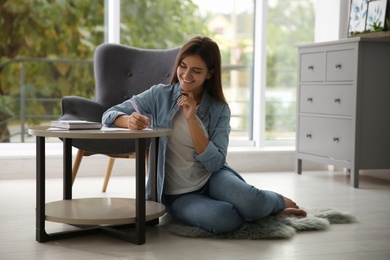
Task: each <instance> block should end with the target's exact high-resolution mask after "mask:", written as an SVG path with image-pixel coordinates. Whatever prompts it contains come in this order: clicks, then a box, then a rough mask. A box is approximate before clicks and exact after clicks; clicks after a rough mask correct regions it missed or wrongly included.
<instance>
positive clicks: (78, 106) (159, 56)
mask: <svg viewBox="0 0 390 260" xmlns="http://www.w3.org/2000/svg"><path fill="white" fill-rule="evenodd" d="M179 49H180V48H175V49H168V50H150V49H139V48H134V47H129V46H124V45H119V44H109V43H105V44H101V45H99V46H98V47H97V48H96V51H95V54H94V74H95V97H96V100H95V101H94V100H90V99H87V98H83V97H77V96H66V97H63V99H62V115H61V117H60V119H61V120H88V121H96V122H100V121H101V118H102V114H103V113H104V111H106V110H107V109H108V108H110V107H112V106H113V105H116V104H119V103H122V102H123V101H125V100H127V99H129V98H131V97H132V96H133V95H136V94H139V93H141V92H143V91H144V90H146V89H148V88H149V87H151V86H152V85H155V84H158V83H169V82H170V79H171V75H172V70H173V68H174V63H175V58H176V55H177V53H178V51H179ZM72 145H73V146H74V147H76V148H78V149H79V150H78V153H77V156H76V159H75V162H74V165H73V172H72V180H73V181H74V180H75V178H76V175H77V171H78V168H79V166H80V163H81V160H82V158H83V156H89V155H93V154H105V155H108V156H109V157H110V161H109V164H108V167H107V171H106V176H105V180H104V184H103V189H102V190H103V192H105V191H106V188H107V184H108V180H109V178H110V175H111V170H112V166H113V163H114V158H133V157H135V142H134V140H101V139H96V140H95V139H75V140H73V141H72ZM147 146H148V145H147ZM146 154H147V151H146ZM146 158H147V157H146Z"/></svg>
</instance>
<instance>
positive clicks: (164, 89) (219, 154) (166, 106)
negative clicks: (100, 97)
mask: <svg viewBox="0 0 390 260" xmlns="http://www.w3.org/2000/svg"><path fill="white" fill-rule="evenodd" d="M180 96H181V87H180V84H179V83H176V84H175V85H170V84H168V85H165V84H158V85H154V86H152V87H151V88H150V89H148V90H146V91H145V92H143V93H141V94H139V95H135V96H133V97H132V98H131V99H129V100H126V101H124V102H123V103H121V104H119V105H116V106H113V107H112V108H110V109H108V110H107V111H106V112H104V114H103V118H102V123H103V124H104V125H105V126H110V125H112V124H113V122H114V121H115V119H116V118H117V117H118V116H121V115H125V114H127V115H130V114H132V113H133V112H135V109H134V107H133V105H132V104H131V102H130V100H134V101H135V102H136V104H137V106H138V109H139V110H140V112H141V114H150V115H151V116H152V121H153V127H162V128H172V127H173V118H174V116H175V115H176V113H177V112H178V111H179V109H180V107H179V106H178V105H177V102H178V100H179V98H180ZM197 115H198V117H199V118H200V120H201V121H202V123H203V125H204V127H205V129H206V130H207V132H208V134H209V140H210V142H209V144H208V146H207V147H206V149H205V150H204V151H203V152H202V153H201V154H197V153H196V152H194V155H193V156H194V158H195V159H196V160H198V161H199V162H200V163H201V164H202V165H203V166H204V167H205V168H206V169H207V170H208V171H210V172H216V171H218V170H220V169H221V168H225V169H230V170H232V171H233V172H234V170H233V169H231V168H230V167H229V166H227V164H226V154H227V149H228V145H229V134H230V130H231V128H230V108H229V106H228V105H227V104H225V103H223V102H220V101H217V100H216V99H214V98H213V97H211V96H210V95H209V94H208V93H207V92H206V91H205V92H204V93H203V96H202V100H201V103H200V105H199V107H198V109H197ZM168 138H169V137H167V136H165V137H160V138H159V146H158V161H157V200H158V201H159V202H161V199H162V194H163V188H164V178H165V154H166V149H167V143H168ZM148 169H149V176H150V167H148ZM236 174H237V175H238V173H236ZM146 198H147V199H150V198H151V185H150V178H148V183H147V187H146Z"/></svg>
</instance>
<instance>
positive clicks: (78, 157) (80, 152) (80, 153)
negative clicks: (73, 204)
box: [72, 149, 84, 185]
mask: <svg viewBox="0 0 390 260" xmlns="http://www.w3.org/2000/svg"><path fill="white" fill-rule="evenodd" d="M83 156H84V150H81V149H79V150H78V151H77V155H76V159H75V161H74V164H73V168H72V185H73V183H74V180H75V179H76V175H77V172H78V171H79V167H80V163H81V160H82V159H83Z"/></svg>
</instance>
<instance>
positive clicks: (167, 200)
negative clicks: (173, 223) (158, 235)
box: [163, 169, 285, 234]
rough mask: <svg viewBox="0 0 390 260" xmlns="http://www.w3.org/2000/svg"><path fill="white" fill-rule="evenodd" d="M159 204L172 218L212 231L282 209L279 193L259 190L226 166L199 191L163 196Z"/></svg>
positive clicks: (231, 227)
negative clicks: (161, 202) (164, 207)
mask: <svg viewBox="0 0 390 260" xmlns="http://www.w3.org/2000/svg"><path fill="white" fill-rule="evenodd" d="M163 203H164V205H165V206H166V208H167V212H168V214H169V215H170V216H171V217H172V218H173V219H175V220H178V221H180V222H182V223H184V224H187V225H190V226H194V227H199V228H202V229H205V230H207V231H210V232H212V233H214V234H222V233H226V232H231V231H234V230H236V229H238V228H239V227H241V226H242V225H243V224H244V223H245V222H247V221H253V220H257V219H260V218H263V217H266V216H268V215H271V214H275V213H277V212H279V211H281V210H283V209H284V208H285V203H284V198H283V196H282V195H280V194H278V193H275V192H272V191H267V190H259V189H257V188H255V187H253V186H252V185H249V184H247V183H246V182H245V181H244V180H242V179H240V178H239V177H238V176H237V175H236V174H234V173H233V172H231V171H228V170H226V169H221V170H219V171H217V172H215V173H213V174H212V175H211V177H210V179H209V181H208V182H207V184H206V185H205V186H204V187H203V188H202V189H200V190H197V191H194V192H190V193H185V194H180V195H164V196H163Z"/></svg>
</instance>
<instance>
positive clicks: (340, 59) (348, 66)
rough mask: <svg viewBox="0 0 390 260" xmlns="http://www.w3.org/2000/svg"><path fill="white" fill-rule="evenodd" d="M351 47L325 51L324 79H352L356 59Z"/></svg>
mask: <svg viewBox="0 0 390 260" xmlns="http://www.w3.org/2000/svg"><path fill="white" fill-rule="evenodd" d="M354 54H355V51H354V50H353V49H347V50H339V51H329V52H327V53H326V81H352V80H353V72H354V70H355V68H356V69H357V67H356V65H355V64H356V63H357V61H356V60H355V55H354Z"/></svg>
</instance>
